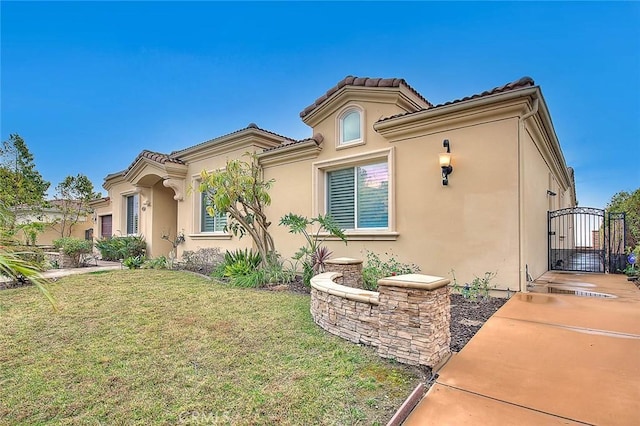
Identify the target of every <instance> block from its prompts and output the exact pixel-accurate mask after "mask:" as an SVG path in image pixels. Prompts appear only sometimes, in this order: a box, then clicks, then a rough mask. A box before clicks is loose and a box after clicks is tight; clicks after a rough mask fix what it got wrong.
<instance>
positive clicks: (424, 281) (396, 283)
mask: <svg viewBox="0 0 640 426" xmlns="http://www.w3.org/2000/svg"><path fill="white" fill-rule="evenodd" d="M450 282H451V281H450V280H449V279H448V278H443V277H436V276H433V275H423V274H406V275H397V276H395V277H386V278H381V279H379V280H378V285H379V286H381V285H382V286H390V287H405V288H420V289H424V290H436V289H439V288H440V287H444V286H446V285H448V284H449V283H450Z"/></svg>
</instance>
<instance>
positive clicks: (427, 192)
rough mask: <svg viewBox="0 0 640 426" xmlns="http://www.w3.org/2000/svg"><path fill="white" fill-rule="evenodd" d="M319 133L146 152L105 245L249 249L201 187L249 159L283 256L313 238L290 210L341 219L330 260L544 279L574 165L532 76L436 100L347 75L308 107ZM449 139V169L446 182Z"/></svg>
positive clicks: (104, 216) (119, 187)
mask: <svg viewBox="0 0 640 426" xmlns="http://www.w3.org/2000/svg"><path fill="white" fill-rule="evenodd" d="M300 117H301V119H302V121H303V122H304V123H305V124H307V125H308V126H310V127H311V134H312V135H313V136H312V137H311V138H308V139H303V140H294V139H290V138H288V137H286V136H282V135H278V134H276V133H273V132H270V131H267V130H264V129H261V128H259V127H257V126H256V125H255V124H250V125H249V126H248V127H246V128H244V129H241V130H238V131H236V132H233V133H230V134H227V135H224V136H220V137H217V138H215V139H212V140H209V141H206V142H203V143H200V144H197V145H194V146H191V147H188V148H185V149H183V150H180V151H175V152H172V153H170V154H161V153H157V152H152V151H147V150H145V151H142V152H141V153H140V154H139V155H138V156H137V158H135V159H134V160H133V162H132V163H131V165H130V166H129V167H128V168H127V169H126V170H124V171H121V172H118V173H113V174H110V175H108V176H107V177H106V178H105V182H104V188H105V189H106V190H107V191H108V193H109V198H108V199H106V200H103V201H101V204H99V205H98V204H96V203H94V204H93V207H94V208H95V209H96V215H97V232H96V236H100V235H102V234H104V233H105V231H104V228H105V227H107V226H108V227H109V232H110V233H111V232H113V233H114V234H123V235H124V234H142V235H144V236H145V238H146V241H147V243H148V253H149V254H150V255H151V256H158V255H161V254H166V253H168V252H169V250H170V249H171V245H170V244H169V243H168V242H167V241H163V240H162V239H161V236H162V235H163V234H166V233H171V234H172V235H175V234H176V233H177V232H181V231H183V232H184V234H185V237H186V241H185V243H184V244H182V245H181V246H180V250H181V251H180V253H181V252H182V251H183V250H195V249H197V248H199V247H220V248H222V249H223V250H224V249H234V248H238V247H245V246H251V240H250V239H249V238H248V237H245V238H244V239H242V240H239V239H237V238H236V237H233V236H231V235H229V234H227V233H224V232H223V228H224V224H225V217H224V216H217V217H215V218H211V217H208V216H207V215H206V214H205V213H204V212H205V207H206V206H205V205H204V202H203V199H202V195H201V194H200V193H199V192H198V191H197V186H198V183H199V182H198V179H199V173H200V172H201V171H202V170H209V171H211V170H215V169H219V168H223V167H224V166H225V162H226V160H227V159H230V158H238V157H240V156H241V155H242V154H243V153H245V152H247V151H251V152H255V153H257V154H258V158H259V161H260V163H261V164H262V166H263V168H264V172H265V177H266V178H267V179H275V184H274V185H273V188H272V189H271V191H270V194H271V197H272V205H271V206H270V207H269V208H268V210H267V214H268V217H269V218H270V220H271V222H272V223H273V225H272V226H271V228H270V230H271V233H272V235H273V236H274V239H275V242H276V247H277V250H278V251H279V253H281V254H282V255H283V256H285V257H289V256H291V255H292V254H293V253H294V252H295V251H296V249H297V248H298V247H300V246H301V245H303V243H304V241H303V239H302V238H301V237H300V236H298V235H292V234H290V233H289V232H288V230H287V229H286V228H284V227H280V226H278V225H277V224H278V222H279V219H280V218H281V217H282V216H283V215H285V214H286V213H289V212H295V213H299V214H302V215H306V216H308V217H311V216H315V215H317V214H319V213H322V214H324V213H331V214H332V215H333V216H334V217H335V218H336V219H337V220H338V221H339V223H340V224H341V225H342V227H343V228H345V229H347V235H348V238H349V243H348V245H347V246H345V245H344V244H343V243H341V242H339V241H330V242H329V243H328V245H329V248H330V249H331V250H333V252H334V256H350V257H356V258H364V257H365V254H366V250H370V251H374V252H376V253H379V254H384V253H393V254H394V255H395V256H396V257H397V258H399V259H400V260H401V261H403V262H407V263H416V264H418V265H419V266H420V267H421V269H422V272H423V273H426V274H432V275H439V276H449V273H450V271H451V270H452V269H453V270H455V272H456V276H457V278H458V280H459V282H460V283H461V284H462V283H464V282H465V281H469V280H471V279H472V278H473V276H474V275H478V276H482V275H483V274H484V273H485V272H487V271H493V272H496V271H497V273H498V275H497V278H496V279H495V283H496V284H498V288H502V289H507V288H509V289H511V290H522V291H525V290H526V278H527V275H526V274H527V271H528V273H529V275H530V276H531V277H532V278H534V279H535V278H537V277H538V276H540V275H541V274H543V273H544V272H545V271H546V270H547V262H548V259H547V241H548V240H547V233H548V232H547V211H548V210H555V209H558V208H563V207H572V206H575V205H576V194H575V184H574V178H573V171H572V169H570V168H568V167H567V165H566V164H565V160H564V157H563V154H562V151H561V149H560V145H559V142H558V139H557V137H556V134H555V131H554V128H553V124H552V122H551V116H550V113H549V111H548V109H547V105H546V103H545V101H544V98H543V96H542V92H541V90H540V87H538V86H536V85H535V84H534V82H533V80H532V79H530V78H522V79H520V80H518V81H515V82H513V83H509V84H507V85H505V86H501V87H497V88H495V89H492V90H489V91H486V92H483V93H481V94H477V95H473V96H469V97H466V98H463V99H458V100H455V101H451V102H447V103H444V104H441V105H432V104H431V103H430V102H429V101H427V100H426V99H425V98H424V97H423V96H422V95H420V94H419V93H418V92H417V91H416V90H415V89H413V88H412V87H411V86H409V85H408V84H407V82H405V81H404V80H403V79H372V78H356V77H347V78H345V79H344V80H342V81H340V82H339V83H338V84H337V85H336V86H335V87H333V88H331V89H330V90H329V91H328V92H327V93H326V94H324V95H323V96H321V97H320V98H318V99H317V100H316V101H315V102H313V103H312V104H311V105H310V106H308V107H307V108H305V109H304V110H303V111H302V112H301V113H300ZM445 140H447V141H448V143H449V147H450V156H451V165H452V167H453V172H452V173H451V174H450V175H449V176H448V177H447V178H448V185H446V186H445V185H443V172H442V169H441V166H440V164H439V154H441V153H443V152H444V151H445V150H446V149H445V148H444V147H443V143H444V141H445Z"/></svg>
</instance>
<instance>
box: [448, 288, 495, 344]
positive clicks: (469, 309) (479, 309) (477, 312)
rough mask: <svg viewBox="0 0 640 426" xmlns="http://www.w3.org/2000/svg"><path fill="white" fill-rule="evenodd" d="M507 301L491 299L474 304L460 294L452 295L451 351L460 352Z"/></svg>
mask: <svg viewBox="0 0 640 426" xmlns="http://www.w3.org/2000/svg"><path fill="white" fill-rule="evenodd" d="M506 302H507V299H501V298H497V297H490V298H488V299H486V300H480V301H477V302H474V301H472V300H468V299H465V298H464V297H462V296H461V295H459V294H452V295H451V325H450V327H449V328H450V330H451V345H450V348H451V351H453V352H460V350H461V349H462V348H463V347H464V345H466V344H467V342H469V340H471V338H472V337H473V336H474V335H475V334H476V333H477V332H478V330H480V327H482V325H483V324H484V323H485V322H486V321H487V320H488V319H489V317H491V315H493V314H494V313H495V312H496V311H497V310H498V309H500V307H501V306H502V305H504V304H505V303H506Z"/></svg>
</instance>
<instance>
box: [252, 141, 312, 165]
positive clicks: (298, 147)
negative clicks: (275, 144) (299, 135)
mask: <svg viewBox="0 0 640 426" xmlns="http://www.w3.org/2000/svg"><path fill="white" fill-rule="evenodd" d="M321 151H322V147H321V146H319V145H318V143H317V142H316V141H315V140H313V139H310V140H308V141H304V142H301V143H297V144H292V145H290V146H285V147H282V148H278V149H275V150H273V151H267V152H261V153H259V154H258V161H259V162H260V164H261V165H262V166H263V167H270V166H275V165H279V164H284V163H291V162H294V161H301V160H309V159H313V158H316V157H318V155H320V152H321Z"/></svg>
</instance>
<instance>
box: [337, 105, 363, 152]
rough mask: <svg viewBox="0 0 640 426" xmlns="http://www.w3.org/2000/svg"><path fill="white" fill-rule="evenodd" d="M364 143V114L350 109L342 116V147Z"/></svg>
mask: <svg viewBox="0 0 640 426" xmlns="http://www.w3.org/2000/svg"><path fill="white" fill-rule="evenodd" d="M359 141H362V113H361V112H360V110H357V109H353V108H351V109H348V110H347V111H345V112H344V113H343V114H342V115H341V116H340V145H344V144H349V143H354V142H359Z"/></svg>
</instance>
